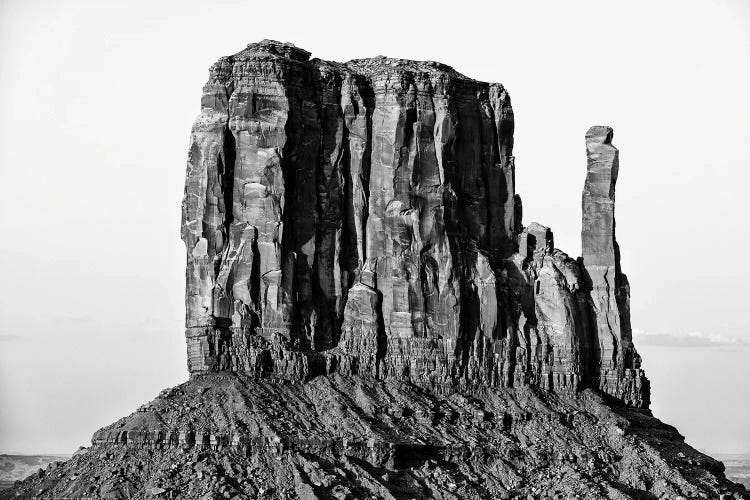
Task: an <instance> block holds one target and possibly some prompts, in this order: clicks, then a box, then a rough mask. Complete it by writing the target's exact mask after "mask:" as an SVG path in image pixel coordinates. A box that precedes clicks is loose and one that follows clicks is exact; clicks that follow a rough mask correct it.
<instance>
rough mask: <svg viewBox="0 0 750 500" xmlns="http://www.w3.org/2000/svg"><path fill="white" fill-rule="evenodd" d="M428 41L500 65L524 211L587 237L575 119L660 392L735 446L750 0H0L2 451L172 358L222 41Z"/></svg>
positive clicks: (453, 57) (126, 407)
mask: <svg viewBox="0 0 750 500" xmlns="http://www.w3.org/2000/svg"><path fill="white" fill-rule="evenodd" d="M263 38H273V39H277V40H282V41H290V42H293V43H295V44H296V45H298V46H300V47H303V48H305V49H306V50H309V51H311V52H312V53H313V56H314V57H321V58H324V59H334V60H339V61H345V60H348V59H353V58H360V57H368V56H376V55H381V54H382V55H388V56H394V57H405V58H412V59H427V60H439V61H442V62H445V63H447V64H450V65H452V66H454V67H455V68H456V69H457V70H458V71H460V72H462V73H464V74H466V75H469V76H471V77H474V78H477V79H481V80H489V81H499V82H502V83H503V84H504V85H505V86H506V87H507V88H508V89H509V91H510V94H511V96H512V100H513V106H514V110H515V116H516V149H515V153H516V160H517V161H516V165H517V179H516V180H517V189H518V192H519V193H520V194H521V196H522V197H523V202H524V212H525V213H524V223H526V224H528V223H529V222H531V221H534V220H535V221H538V222H541V223H543V224H545V225H548V226H551V227H552V229H553V231H554V232H555V242H556V245H557V246H558V247H560V248H561V249H563V250H565V251H567V252H568V253H569V254H571V255H574V256H575V255H578V254H579V252H580V240H579V238H580V218H581V206H580V203H581V188H582V185H583V180H584V177H585V172H586V158H585V149H584V133H585V132H586V130H587V128H588V127H589V126H590V125H594V124H607V125H611V126H612V127H614V129H615V138H614V139H615V140H614V142H615V144H616V145H617V146H618V147H619V148H620V160H621V166H620V179H619V183H618V190H617V231H618V240H619V242H620V246H621V248H622V252H623V269H624V270H625V272H626V273H627V274H628V276H629V278H630V282H631V286H632V295H633V297H632V316H633V325H634V327H635V328H637V332H636V336H635V339H636V346H637V347H638V349H639V351H640V352H641V354H642V355H643V358H644V364H645V368H646V370H647V373H648V375H649V377H650V378H651V380H652V383H653V410H654V413H655V414H656V416H658V417H660V418H662V419H663V420H665V421H666V422H669V423H671V424H674V425H676V426H677V427H678V428H679V430H680V431H681V432H682V433H683V434H684V435H685V436H686V437H687V440H688V442H689V443H690V444H692V445H694V446H697V447H699V448H701V449H704V450H712V451H717V452H750V315H749V314H748V313H747V310H748V307H749V306H750V300H749V299H750V292H748V287H750V266H748V265H747V263H746V262H745V259H746V255H745V253H744V252H745V251H747V249H748V248H750V231H748V222H747V219H746V217H747V214H748V213H750V192H749V191H748V188H750V186H749V185H748V184H749V182H748V181H749V179H750V176H749V175H748V168H750V125H749V123H748V121H749V120H750V2H747V1H744V0H736V1H730V0H727V1H718V0H706V1H685V0H681V1H659V2H653V1H644V2H639V1H635V2H634V1H627V2H626V1H623V2H617V3H616V2H607V1H601V0H597V1H576V2H560V1H557V0H553V1H549V2H535V1H527V2H517V1H514V2H510V1H509V2H498V1H496V2H486V1H485V2H473V1H469V0H461V1H460V2H450V3H448V2H438V1H434V2H429V3H427V2H425V3H420V2H405V1H398V2H391V1H382V0H378V1H374V2H370V3H366V2H324V1H315V2H301V3H299V4H292V3H289V2H284V1H276V2H263V3H260V2H222V1H205V0H204V1H186V0H182V1H154V0H148V1H143V0H128V1H126V2H114V1H111V2H108V1H104V2H103V1H101V0H92V1H82V0H81V1H74V0H68V1H65V2H60V1H54V0H48V1H38V0H15V1H14V0H0V110H1V113H0V228H1V229H2V234H3V238H2V242H0V277H1V281H0V283H1V284H2V286H1V287H0V452H7V451H17V452H28V453H38V452H46V453H52V452H72V451H74V450H75V448H76V447H77V446H78V445H82V444H85V445H88V444H89V440H90V437H91V434H92V433H93V432H94V431H95V430H96V429H97V428H99V427H101V426H103V425H106V424H109V423H111V422H112V421H114V420H116V419H117V418H119V417H121V416H124V415H126V414H128V413H130V412H132V411H133V410H134V409H135V408H136V407H138V406H139V405H140V404H142V403H145V402H147V401H149V400H151V399H152V398H153V397H154V396H155V395H156V394H157V393H158V392H159V391H160V390H161V389H163V388H164V387H167V386H170V385H175V384H177V383H180V382H182V381H184V380H185V379H186V377H187V370H186V362H185V354H184V351H185V349H184V338H183V293H184V288H183V287H184V284H183V277H184V247H183V245H182V242H181V241H180V237H179V225H180V200H181V197H182V191H183V176H184V173H185V164H186V156H187V147H188V136H189V131H190V126H191V124H192V121H193V119H194V117H195V116H196V115H197V113H198V112H199V108H200V95H201V88H202V86H203V84H204V83H205V81H206V79H207V76H208V68H209V66H210V65H211V63H213V62H214V61H215V60H216V59H217V58H218V57H220V56H223V55H228V54H232V53H235V52H237V51H239V50H241V49H242V48H243V47H244V46H245V45H246V44H247V43H249V42H253V41H258V40H261V39H263Z"/></svg>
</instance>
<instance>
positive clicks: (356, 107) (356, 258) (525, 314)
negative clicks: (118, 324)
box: [183, 42, 648, 407]
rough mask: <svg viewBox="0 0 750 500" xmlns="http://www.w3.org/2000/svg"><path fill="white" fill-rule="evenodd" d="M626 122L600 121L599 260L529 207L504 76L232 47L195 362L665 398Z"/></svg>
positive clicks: (199, 155)
mask: <svg viewBox="0 0 750 500" xmlns="http://www.w3.org/2000/svg"><path fill="white" fill-rule="evenodd" d="M607 130H608V129H605V128H603V127H594V128H592V129H591V131H590V132H589V135H588V136H587V147H588V152H589V160H590V165H589V176H588V178H587V183H586V187H585V190H584V232H583V241H584V265H585V266H586V268H584V267H583V266H581V263H580V262H576V261H574V260H572V259H570V258H569V257H568V256H567V255H565V254H564V253H562V252H560V251H559V250H556V249H555V248H554V244H553V242H552V233H551V231H550V230H549V229H547V228H544V227H543V226H540V225H538V224H534V223H532V224H531V225H530V226H529V227H528V228H524V227H523V226H522V223H521V217H520V198H519V197H518V196H517V195H516V193H515V181H514V169H515V162H514V158H513V156H512V153H513V109H512V107H511V103H510V97H509V96H508V93H507V91H506V90H505V89H504V88H503V86H502V85H499V84H488V83H484V82H477V81H474V80H471V79H469V78H467V77H465V76H463V75H461V74H459V73H457V72H456V71H454V70H453V69H452V68H449V67H447V66H445V65H442V64H438V63H433V62H416V61H405V60H401V59H387V58H383V57H381V58H375V59H365V60H356V61H351V62H349V63H346V64H339V63H332V62H328V61H321V60H318V59H313V60H309V54H308V53H307V52H305V51H303V50H301V49H298V48H296V47H292V46H290V45H284V44H278V43H273V42H262V43H260V44H252V45H249V46H248V47H247V49H245V50H243V51H241V52H240V53H238V54H235V55H234V56H230V57H225V58H222V59H220V60H219V61H218V62H217V63H216V64H215V65H214V66H213V67H212V68H211V75H210V78H209V82H208V84H207V85H206V86H205V88H204V96H203V101H202V111H201V114H200V115H199V116H198V119H197V120H196V122H195V125H194V126H193V133H192V141H191V147H190V155H189V159H188V169H187V181H186V186H185V198H184V203H183V239H184V241H185V244H186V246H187V252H188V259H187V301H186V302H187V325H186V326H187V341H188V360H189V367H190V371H191V372H192V373H205V372H208V371H222V370H231V371H234V372H242V373H249V374H258V373H268V374H274V375H275V376H279V377H286V378H302V379H306V378H309V377H312V376H316V375H321V374H326V373H331V372H333V371H335V372H339V373H342V374H345V375H355V374H356V375H367V376H374V377H376V378H378V379H379V380H383V379H386V378H390V377H395V378H397V379H398V380H402V381H410V382H412V383H415V384H417V385H420V386H423V387H425V388H429V389H437V388H440V387H444V386H454V385H460V386H475V385H482V386H491V387H516V386H520V385H534V386H539V387H542V388H545V389H572V390H575V389H579V388H581V387H583V386H587V385H590V386H596V387H599V388H601V389H602V390H604V391H605V392H608V393H610V394H611V395H613V396H615V397H617V398H619V399H622V400H624V401H626V402H627V403H628V404H632V405H634V406H638V407H645V406H647V405H648V384H647V381H646V379H645V378H644V377H643V374H642V372H641V371H640V370H639V369H638V361H637V354H635V351H634V350H633V348H632V345H631V344H630V340H629V339H630V334H629V331H628V329H629V320H628V319H627V304H626V302H627V290H626V287H627V282H626V281H625V277H624V275H622V274H621V273H620V271H619V264H618V263H617V262H619V261H618V256H616V255H615V253H614V252H613V249H612V246H613V245H615V248H616V244H615V243H614V212H613V203H614V182H615V180H616V177H617V161H616V155H615V156H613V155H614V153H612V151H616V150H614V148H613V147H612V146H611V145H609V142H608V141H607V140H606V137H603V138H599V139H597V137H598V135H597V134H600V133H601V134H605V135H606V134H607ZM610 135H611V133H610ZM599 143H601V144H599ZM607 148H609V149H607ZM608 153H609V154H608ZM608 180H611V182H610V183H609V184H607V185H604V184H605V183H606V182H607V181H608ZM602 189H603V190H605V192H603V193H600V191H601V190H602ZM607 201H609V203H607ZM519 242H520V246H519ZM607 245H608V246H607ZM607 252H609V253H607ZM592 253H593V254H594V255H595V256H596V257H595V258H592V257H590V255H591V254H592ZM589 261H590V266H591V270H589V269H588V267H589ZM606 266H609V267H606ZM610 267H611V268H612V269H611V271H610ZM615 268H617V269H616V271H615ZM607 273H610V275H611V276H615V275H616V276H617V280H618V281H617V283H616V284H614V285H613V286H611V287H610V286H609V285H608V284H607V278H608V276H609V275H608V274H607ZM586 276H589V277H590V279H588V280H587V279H584V277H586ZM610 330H612V331H610ZM599 366H601V368H599Z"/></svg>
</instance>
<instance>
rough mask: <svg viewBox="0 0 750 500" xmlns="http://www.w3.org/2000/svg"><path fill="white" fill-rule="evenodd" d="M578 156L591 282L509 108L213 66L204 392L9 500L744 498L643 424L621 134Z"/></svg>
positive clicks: (368, 69) (388, 83)
mask: <svg viewBox="0 0 750 500" xmlns="http://www.w3.org/2000/svg"><path fill="white" fill-rule="evenodd" d="M586 152H587V156H588V169H587V175H586V181H585V184H584V190H583V229H582V248H583V256H582V257H579V258H577V259H575V258H571V257H570V256H568V255H567V254H566V253H564V252H563V251H561V250H559V249H557V248H555V245H554V235H553V232H552V230H551V229H550V228H548V227H546V226H543V225H541V224H539V223H536V222H531V223H530V224H528V225H524V224H523V221H522V204H521V198H520V196H519V195H518V194H517V193H516V186H515V179H514V171H515V160H514V157H513V110H512V107H511V102H510V97H509V95H508V92H507V91H506V90H505V88H504V87H503V86H502V85H500V84H496V83H484V82H478V81H475V80H472V79H470V78H467V77H465V76H463V75H461V74H459V73H457V72H456V71H455V70H453V69H452V68H450V67H448V66H446V65H444V64H440V63H436V62H418V61H409V60H403V59H390V58H385V57H376V58H372V59H358V60H353V61H349V62H347V63H337V62H330V61H323V60H320V59H310V54H309V53H308V52H306V51H304V50H302V49H299V48H297V47H295V46H293V45H291V44H286V43H279V42H274V41H270V40H264V41H263V42H260V43H255V44H251V45H248V46H247V48H246V49H244V50H242V51H241V52H239V53H237V54H235V55H233V56H228V57H223V58H221V59H219V61H218V62H217V63H216V64H214V65H213V66H212V67H211V70H210V76H209V81H208V83H207V84H206V86H205V87H204V89H203V99H202V104H201V112H200V114H199V116H198V118H197V119H196V121H195V123H194V125H193V129H192V135H191V141H190V149H189V154H188V164H187V173H186V182H185V197H184V201H183V207H182V208H183V220H182V238H183V240H184V242H185V245H186V249H187V268H186V283H187V286H186V298H185V300H186V338H187V350H188V368H189V370H190V373H191V378H190V380H189V381H188V382H186V383H185V384H183V385H181V386H178V387H175V388H172V389H168V390H165V391H163V392H162V393H161V394H160V395H159V396H158V397H157V398H156V399H155V400H154V401H152V402H151V403H149V404H146V405H143V406H142V407H141V408H139V409H138V410H137V411H136V412H135V413H133V414H132V415H130V416H128V417H125V418H123V419H121V420H119V421H118V422H115V423H114V424H112V425H109V426H107V427H105V428H103V429H100V430H99V431H97V432H96V433H95V434H94V437H93V439H92V446H91V447H90V448H87V449H84V450H81V451H80V452H78V453H77V454H76V455H75V456H74V457H73V458H72V459H71V460H70V461H68V462H66V463H64V464H56V465H54V466H51V467H49V468H48V469H47V470H46V471H40V472H39V473H38V474H35V475H34V476H32V477H30V478H29V479H27V480H25V481H23V482H20V483H17V484H16V486H15V488H13V489H12V490H8V491H4V492H0V498H13V497H14V496H15V497H23V498H31V497H39V498H55V499H57V498H102V499H125V498H138V499H142V498H143V499H145V498H164V499H167V498H184V499H193V498H196V499H198V498H199V499H203V500H209V499H221V498H230V499H232V498H233V499H235V500H240V499H255V498H267V499H275V498H280V499H281V498H283V499H287V498H289V499H291V498H302V499H328V498H337V499H355V498H356V499H402V498H404V499H411V498H439V499H464V498H482V499H485V498H486V499H496V498H559V499H563V498H566V499H567V498H592V499H595V498H615V499H629V498H635V499H654V498H748V496H747V492H746V491H745V490H744V488H742V487H741V486H740V485H736V484H734V483H731V482H730V481H728V480H727V479H726V478H725V476H724V473H723V471H724V466H723V465H722V464H721V463H720V462H718V461H716V460H714V459H712V458H710V457H708V456H706V455H703V454H701V453H699V452H697V451H696V450H694V449H692V448H690V447H689V446H688V445H687V444H685V442H684V439H683V437H682V436H681V435H680V434H679V433H678V432H677V430H676V429H674V428H672V427H670V426H668V425H665V424H663V423H661V422H659V421H658V420H657V419H655V418H654V417H653V416H652V415H651V413H650V411H649V410H648V405H649V383H648V379H646V377H645V375H644V373H643V371H642V370H641V368H640V357H639V356H638V354H637V352H636V350H635V348H634V346H633V343H632V338H631V327H630V316H629V285H628V281H627V278H626V277H625V275H624V274H623V273H622V270H621V269H620V254H619V247H618V245H617V241H616V239H615V218H614V202H615V183H616V180H617V175H618V169H619V164H618V153H617V149H616V148H615V147H614V146H613V145H612V129H611V128H609V127H601V126H597V127H592V128H591V129H590V130H589V131H588V133H587V134H586Z"/></svg>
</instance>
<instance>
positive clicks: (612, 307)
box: [581, 126, 649, 406]
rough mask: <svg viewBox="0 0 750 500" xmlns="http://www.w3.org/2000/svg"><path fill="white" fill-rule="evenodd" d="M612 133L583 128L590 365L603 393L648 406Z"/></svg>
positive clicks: (583, 232) (583, 236) (583, 242)
mask: <svg viewBox="0 0 750 500" xmlns="http://www.w3.org/2000/svg"><path fill="white" fill-rule="evenodd" d="M612 136H613V130H612V128H610V127H606V126H594V127H591V128H590V129H589V130H588V132H586V156H587V159H588V169H587V173H586V183H585V184H584V187H583V204H582V205H583V224H582V230H581V248H582V252H583V266H584V268H585V270H586V273H587V274H588V277H589V279H590V293H591V303H592V311H593V315H594V316H595V321H594V325H595V326H594V329H595V332H594V335H593V341H592V344H593V345H592V346H591V354H592V362H593V363H592V366H590V367H589V369H590V373H591V376H592V378H593V379H594V381H595V382H596V383H597V385H598V386H599V388H600V389H601V390H603V391H604V392H606V393H608V394H610V395H612V396H615V397H617V398H619V399H622V400H623V401H625V402H626V403H628V404H631V405H633V406H648V402H649V386H648V379H646V377H645V375H644V374H643V370H641V369H640V356H639V355H638V353H637V352H636V350H635V347H634V346H633V341H632V331H631V327H630V285H629V283H628V279H627V277H626V276H625V275H624V274H623V273H622V271H621V268H620V249H619V247H618V245H617V239H616V237H615V184H616V183H617V175H618V173H619V168H620V165H619V152H618V150H617V148H616V147H614V146H613V145H612Z"/></svg>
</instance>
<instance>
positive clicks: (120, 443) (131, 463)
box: [0, 374, 750, 500]
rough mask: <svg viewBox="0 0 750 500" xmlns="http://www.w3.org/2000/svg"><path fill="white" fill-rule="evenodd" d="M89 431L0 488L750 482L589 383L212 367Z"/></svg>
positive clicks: (491, 492) (344, 489) (75, 491)
mask: <svg viewBox="0 0 750 500" xmlns="http://www.w3.org/2000/svg"><path fill="white" fill-rule="evenodd" d="M93 441H94V445H93V446H91V447H90V448H88V449H85V450H81V451H79V452H78V453H77V454H76V455H75V456H74V457H73V458H72V459H71V460H69V461H68V462H65V463H61V464H59V465H56V466H55V465H52V466H50V467H49V468H47V469H46V470H44V471H40V472H39V473H37V474H35V475H33V476H31V477H29V478H28V479H26V480H24V481H22V482H19V483H17V485H16V487H15V488H14V489H12V490H6V491H4V492H1V493H0V498H19V497H20V498H54V499H64V498H101V499H121V498H122V499H124V498H138V499H140V498H164V499H174V498H185V499H205V500H208V499H222V498H228V499H236V500H239V499H255V498H265V499H276V498H278V499H285V498H289V499H291V498H303V499H314V498H321V499H324V498H337V499H354V498H360V499H366V498H367V499H370V498H372V499H375V498H383V499H393V498H399V499H400V498H405V499H409V498H438V499H459V498H487V499H494V498H561V499H562V498H617V499H627V498H636V499H653V498H681V497H682V498H750V495H749V494H748V492H747V491H746V490H745V489H744V488H743V487H742V486H740V485H737V484H734V483H731V482H730V481H728V480H727V479H726V478H725V476H724V466H723V465H722V464H721V462H718V461H716V460H714V459H712V458H711V457H708V456H706V455H704V454H702V453H700V452H698V451H696V450H694V449H693V448H691V447H690V446H688V445H687V444H685V442H684V439H683V437H682V436H681V435H680V434H679V433H678V432H677V430H676V429H674V428H673V427H670V426H668V425H665V424H663V423H662V422H660V421H659V420H657V419H655V418H654V417H652V416H651V415H650V413H649V412H648V410H636V409H632V408H627V407H624V406H618V405H616V404H615V403H613V402H612V401H605V400H604V399H602V396H600V395H599V394H597V393H595V392H593V391H591V390H586V391H583V392H581V393H578V394H573V393H570V394H553V393H549V392H545V391H540V390H537V389H534V388H528V387H526V388H522V389H515V390H513V389H510V390H488V389H482V390H477V391H469V390H466V391H462V392H454V393H450V394H444V395H436V394H431V393H427V392H424V391H422V390H421V389H418V388H416V387H415V386H412V385H404V384H399V383H395V382H392V381H389V382H385V383H383V382H378V381H375V380H373V379H366V378H347V377H341V376H330V377H317V378H315V379H313V380H311V381H308V382H306V383H294V382H281V381H269V380H265V381H264V380H255V379H250V378H246V377H242V376H236V375H225V374H212V375H205V376H199V377H194V378H193V379H192V380H191V381H189V382H187V383H185V384H182V385H180V386H178V387H175V388H173V389H168V390H165V391H163V392H162V393H161V394H160V395H159V396H158V397H157V398H156V399H155V400H154V401H152V402H151V403H149V404H147V405H144V406H142V407H141V408H139V409H138V410H137V411H136V412H135V413H133V414H132V415H130V416H128V417H126V418H123V419H121V420H119V421H117V422H115V423H114V424H112V425H110V426H108V427H106V428H104V429H101V430H100V431H98V432H97V433H96V434H95V435H94V439H93Z"/></svg>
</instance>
